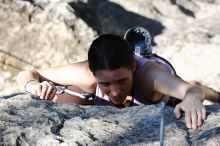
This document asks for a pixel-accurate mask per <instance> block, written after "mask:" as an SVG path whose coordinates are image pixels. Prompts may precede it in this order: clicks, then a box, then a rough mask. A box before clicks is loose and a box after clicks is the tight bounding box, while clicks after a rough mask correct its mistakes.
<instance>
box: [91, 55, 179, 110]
mask: <svg viewBox="0 0 220 146" xmlns="http://www.w3.org/2000/svg"><path fill="white" fill-rule="evenodd" d="M134 59H135V61H136V70H135V72H134V75H133V77H134V80H133V89H132V90H133V94H132V98H133V100H132V103H131V106H135V105H147V104H152V102H150V101H148V100H147V98H144V96H143V95H142V93H141V90H140V87H139V84H137V82H136V81H138V78H139V77H140V73H141V71H142V69H143V67H144V65H145V63H146V62H148V61H151V62H155V63H157V64H159V65H160V66H161V67H162V68H163V69H164V70H165V71H167V72H169V73H170V74H172V75H176V73H175V70H174V69H173V67H172V66H171V65H170V64H169V62H167V61H166V60H164V59H163V58H161V57H159V56H157V55H152V56H148V58H144V57H142V56H136V55H134ZM95 96H96V97H95V99H94V104H95V105H110V106H114V104H113V103H112V102H111V101H110V100H109V97H108V96H106V95H105V94H103V93H102V91H101V90H100V88H99V87H98V85H97V87H96V92H95ZM163 100H164V101H168V100H169V96H163Z"/></svg>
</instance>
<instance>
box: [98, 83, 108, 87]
mask: <svg viewBox="0 0 220 146" xmlns="http://www.w3.org/2000/svg"><path fill="white" fill-rule="evenodd" d="M100 84H101V85H102V86H104V87H108V86H109V85H110V83H100Z"/></svg>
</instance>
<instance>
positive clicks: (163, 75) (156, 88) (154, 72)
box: [141, 63, 191, 99]
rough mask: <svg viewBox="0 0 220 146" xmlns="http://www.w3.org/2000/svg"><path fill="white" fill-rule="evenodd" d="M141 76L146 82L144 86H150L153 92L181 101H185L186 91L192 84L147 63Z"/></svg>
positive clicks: (153, 64)
mask: <svg viewBox="0 0 220 146" xmlns="http://www.w3.org/2000/svg"><path fill="white" fill-rule="evenodd" d="M141 75H142V76H143V77H142V78H143V81H144V83H143V85H142V86H146V87H147V86H150V87H151V88H152V90H153V92H159V93H162V94H165V95H169V96H173V97H176V98H179V99H183V98H184V96H185V93H186V91H187V90H188V89H189V88H190V87H191V84H189V83H187V82H185V81H183V80H182V79H180V78H178V77H176V76H173V75H171V74H170V73H167V72H165V71H164V70H163V69H162V68H161V67H160V66H159V65H158V64H156V63H147V64H146V65H145V66H144V69H143V72H142V74H141ZM144 84H145V85H144Z"/></svg>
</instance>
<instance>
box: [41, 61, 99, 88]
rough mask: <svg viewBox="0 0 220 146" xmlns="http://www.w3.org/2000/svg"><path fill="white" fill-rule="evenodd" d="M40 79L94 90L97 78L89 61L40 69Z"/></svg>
mask: <svg viewBox="0 0 220 146" xmlns="http://www.w3.org/2000/svg"><path fill="white" fill-rule="evenodd" d="M38 73H39V74H40V80H41V81H43V80H48V81H52V82H54V83H55V84H57V85H75V86H77V87H80V88H82V89H84V90H85V91H90V92H91V91H92V90H94V86H95V84H96V80H95V78H94V76H93V74H92V73H91V71H90V70H89V67H88V61H83V62H77V63H73V64H70V65H66V66H61V67H54V68H47V69H40V70H38Z"/></svg>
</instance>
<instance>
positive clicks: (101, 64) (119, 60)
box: [88, 34, 134, 74]
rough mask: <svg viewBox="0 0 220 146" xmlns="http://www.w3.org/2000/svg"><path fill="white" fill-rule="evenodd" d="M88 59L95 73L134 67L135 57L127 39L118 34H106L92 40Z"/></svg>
mask: <svg viewBox="0 0 220 146" xmlns="http://www.w3.org/2000/svg"><path fill="white" fill-rule="evenodd" d="M88 61H89V68H90V70H91V71H92V72H93V74H95V72H96V71H98V70H106V69H107V70H115V69H119V68H121V67H127V68H130V69H132V68H133V63H134V58H133V53H132V49H131V47H130V45H129V44H128V43H127V41H126V40H124V39H123V38H122V37H120V36H117V35H113V34H104V35H101V36H99V37H98V38H97V39H95V40H94V41H93V42H92V44H91V46H90V48H89V52H88Z"/></svg>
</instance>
